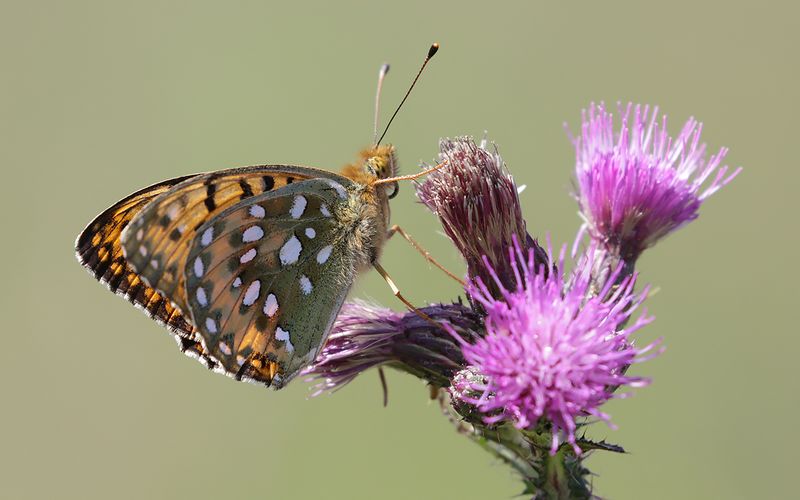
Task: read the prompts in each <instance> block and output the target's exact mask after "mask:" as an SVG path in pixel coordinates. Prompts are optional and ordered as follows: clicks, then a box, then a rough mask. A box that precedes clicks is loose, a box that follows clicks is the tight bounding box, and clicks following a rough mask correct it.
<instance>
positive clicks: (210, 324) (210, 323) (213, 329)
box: [206, 318, 217, 333]
mask: <svg viewBox="0 0 800 500" xmlns="http://www.w3.org/2000/svg"><path fill="white" fill-rule="evenodd" d="M206 330H208V331H209V332H210V333H217V322H216V321H214V320H213V319H211V318H206Z"/></svg>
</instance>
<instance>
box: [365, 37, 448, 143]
mask: <svg viewBox="0 0 800 500" xmlns="http://www.w3.org/2000/svg"><path fill="white" fill-rule="evenodd" d="M438 51H439V44H438V43H434V44H433V45H431V48H430V49H428V55H427V57H425V60H424V61H423V62H422V67H421V68H419V72H418V73H417V76H416V77H414V81H413V82H411V86H410V87H408V92H406V95H405V97H403V100H402V101H400V105H399V106H397V109H395V110H394V114H393V115H392V117H391V118H389V122H388V123H387V124H386V128H385V129H383V133H382V134H381V137H380V138H379V139H378V140H377V141H375V145H376V146H378V145H379V144H380V143H381V141H382V140H383V138H384V136H386V132H388V131H389V125H391V124H392V121H394V117H395V116H397V112H398V111H400V108H402V107H403V103H404V102H406V99H408V95H409V94H410V93H411V90H412V89H413V88H414V85H416V83H417V80H419V76H420V75H421V74H422V70H424V69H425V66H427V65H428V61H430V60H431V58H432V57H433V56H434V55H436V52H438ZM378 88H379V89H380V84H379V87H378ZM376 112H377V110H376ZM376 123H377V120H376ZM376 128H377V127H376Z"/></svg>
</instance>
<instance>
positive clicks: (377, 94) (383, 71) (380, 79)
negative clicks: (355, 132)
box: [372, 63, 389, 144]
mask: <svg viewBox="0 0 800 500" xmlns="http://www.w3.org/2000/svg"><path fill="white" fill-rule="evenodd" d="M388 72H389V65H388V64H386V63H384V64H383V66H381V69H380V71H378V90H377V91H376V92H375V121H374V124H375V125H374V127H373V128H372V131H373V134H374V137H373V140H374V141H375V144H377V143H378V119H379V117H380V114H381V89H382V88H383V79H384V78H386V73H388Z"/></svg>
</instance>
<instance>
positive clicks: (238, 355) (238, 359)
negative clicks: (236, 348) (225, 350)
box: [236, 354, 244, 366]
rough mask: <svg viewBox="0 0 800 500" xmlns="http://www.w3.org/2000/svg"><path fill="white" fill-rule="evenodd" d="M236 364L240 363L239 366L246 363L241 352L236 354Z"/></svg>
mask: <svg viewBox="0 0 800 500" xmlns="http://www.w3.org/2000/svg"><path fill="white" fill-rule="evenodd" d="M236 364H238V365H239V366H242V365H243V364H244V356H242V355H241V354H237V355H236Z"/></svg>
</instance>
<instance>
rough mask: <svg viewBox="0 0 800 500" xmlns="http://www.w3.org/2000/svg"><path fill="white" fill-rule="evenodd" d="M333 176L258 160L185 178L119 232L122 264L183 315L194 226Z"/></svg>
mask: <svg viewBox="0 0 800 500" xmlns="http://www.w3.org/2000/svg"><path fill="white" fill-rule="evenodd" d="M312 177H337V178H338V177H339V176H337V175H336V174H332V173H330V172H326V171H324V170H318V169H313V168H308V167H295V166H289V165H264V166H256V167H245V168H235V169H228V170H220V171H217V172H212V173H208V174H202V175H197V176H194V177H191V178H189V179H187V180H185V181H183V182H181V183H179V184H177V185H175V186H174V187H172V188H171V189H169V190H168V191H166V192H164V193H162V194H161V195H159V196H158V197H157V198H155V199H154V200H153V201H152V202H151V203H149V204H147V206H146V207H144V209H142V210H141V212H140V213H139V214H137V215H136V216H135V218H134V219H133V220H132V221H131V224H130V226H128V228H127V229H125V230H124V231H123V233H122V236H121V241H122V250H123V252H124V253H125V258H126V259H127V262H128V264H129V265H130V266H131V268H133V269H134V270H135V271H136V272H137V273H138V274H139V277H140V278H141V280H142V281H144V282H145V284H147V285H148V286H150V287H152V288H154V289H156V290H158V291H159V292H160V293H161V294H162V295H164V296H165V297H167V298H169V299H170V300H171V301H172V304H173V305H174V306H175V307H177V308H178V309H179V310H180V311H182V312H183V313H184V315H185V314H186V312H187V311H188V308H187V303H186V291H185V290H186V285H185V280H184V276H183V268H184V265H185V262H186V257H187V255H188V253H189V245H190V243H191V242H192V241H193V240H194V238H195V236H196V233H197V229H198V228H199V227H200V226H202V225H203V224H204V223H206V222H207V221H209V220H211V219H212V218H213V217H214V216H215V215H217V214H219V213H220V212H222V211H223V210H225V209H226V208H228V207H230V206H232V205H234V204H236V203H238V202H240V201H241V200H244V199H247V198H249V197H251V196H257V195H260V194H262V193H265V192H270V191H273V190H279V189H280V188H282V187H284V186H286V185H288V184H291V183H293V182H294V181H297V180H305V179H310V178H312Z"/></svg>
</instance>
